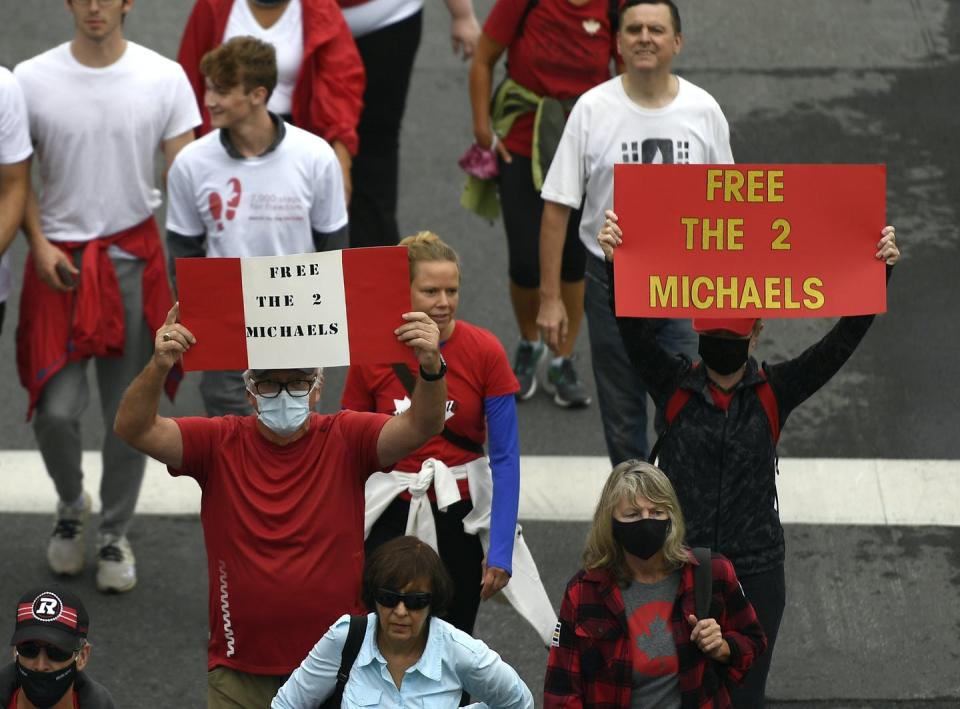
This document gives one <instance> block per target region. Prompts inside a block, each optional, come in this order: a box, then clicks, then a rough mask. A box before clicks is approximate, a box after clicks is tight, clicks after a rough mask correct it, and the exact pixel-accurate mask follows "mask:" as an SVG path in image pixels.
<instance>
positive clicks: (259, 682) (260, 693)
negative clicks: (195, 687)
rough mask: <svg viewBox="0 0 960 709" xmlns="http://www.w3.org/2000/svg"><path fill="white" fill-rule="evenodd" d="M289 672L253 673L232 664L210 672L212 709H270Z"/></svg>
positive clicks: (208, 675) (209, 701) (209, 698)
mask: <svg viewBox="0 0 960 709" xmlns="http://www.w3.org/2000/svg"><path fill="white" fill-rule="evenodd" d="M287 677H288V675H252V674H249V673H247V672H239V671H237V670H232V669H230V668H229V667H222V666H221V667H214V668H213V669H212V670H210V671H209V672H208V673H207V707H208V709H260V708H261V707H263V709H269V708H270V703H271V702H272V701H273V698H274V697H275V696H276V695H277V692H278V691H279V690H280V687H282V686H283V684H284V682H286V681H287Z"/></svg>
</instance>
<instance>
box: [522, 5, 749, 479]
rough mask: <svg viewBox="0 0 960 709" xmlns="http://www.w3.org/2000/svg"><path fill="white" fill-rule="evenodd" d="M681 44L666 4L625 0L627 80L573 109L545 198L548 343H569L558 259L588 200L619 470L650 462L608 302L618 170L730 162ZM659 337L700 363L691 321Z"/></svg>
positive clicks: (589, 303)
mask: <svg viewBox="0 0 960 709" xmlns="http://www.w3.org/2000/svg"><path fill="white" fill-rule="evenodd" d="M682 44H683V40H682V36H681V34H680V16H679V13H678V12H677V9H676V6H675V5H673V3H672V2H668V1H667V0H627V2H626V4H625V5H624V6H623V8H622V9H621V17H620V29H619V31H618V33H617V48H618V51H619V52H620V56H621V57H622V59H623V63H624V69H625V71H624V73H623V74H622V75H620V76H617V77H615V78H613V79H611V80H609V81H606V82H604V83H603V84H600V85H599V86H596V87H595V88H593V89H591V90H590V91H588V92H587V93H585V94H584V95H583V96H581V97H580V100H579V101H578V102H577V104H576V106H574V109H573V111H572V112H571V113H570V118H569V120H568V121H567V125H566V128H565V129H564V133H563V138H562V139H561V141H560V146H559V147H558V149H557V152H556V155H555V156H554V158H553V162H552V163H551V165H550V170H549V172H548V173H547V177H546V179H545V181H544V185H543V190H542V191H541V193H540V196H541V197H542V198H543V200H544V209H543V219H542V222H541V231H540V270H541V281H540V298H541V300H540V313H539V315H538V317H537V322H538V324H539V325H540V327H541V328H542V329H543V331H544V336H545V339H546V341H547V344H548V345H550V346H551V347H552V348H554V349H555V348H556V347H557V345H558V343H559V342H561V341H563V340H564V339H565V338H566V329H567V314H566V311H565V309H564V305H563V301H562V300H561V299H560V261H561V254H562V251H563V240H564V235H565V234H566V228H567V220H568V218H569V215H570V210H571V209H576V208H578V207H580V204H581V201H583V217H582V218H581V220H580V239H581V240H582V241H583V243H584V244H585V245H586V247H587V250H588V256H587V269H586V271H587V278H586V281H587V285H586V314H587V318H588V321H589V323H590V328H589V330H590V353H591V357H592V359H593V374H594V379H595V380H596V383H597V395H598V399H599V401H600V416H601V419H602V421H603V429H604V437H605V439H606V444H607V452H608V453H609V455H610V459H611V461H612V462H613V464H614V465H616V464H617V463H621V462H623V461H624V460H629V459H633V458H635V459H640V460H644V459H646V457H647V393H646V389H645V388H644V386H643V382H642V381H641V380H640V378H639V377H638V376H637V375H636V374H635V370H634V368H633V367H632V366H631V365H630V361H629V360H628V358H627V353H626V351H625V349H624V347H623V343H622V342H621V340H620V332H619V330H618V329H617V323H616V319H615V318H614V316H613V313H612V312H611V311H610V306H609V301H608V293H609V291H608V284H607V272H606V267H605V265H604V258H603V252H602V251H601V250H600V247H599V246H598V245H597V233H598V232H599V231H600V228H601V226H603V220H604V210H607V209H612V208H613V166H614V164H615V163H641V162H642V163H732V162H733V154H732V153H731V151H730V129H729V127H728V125H727V121H726V119H725V118H724V116H723V112H722V111H721V110H720V106H719V105H717V102H716V101H715V100H714V99H713V97H711V96H710V95H709V94H708V93H707V92H706V91H704V90H703V89H701V88H699V87H697V86H694V85H693V84H691V83H690V82H689V81H686V80H684V79H682V78H680V77H678V76H676V75H675V74H673V73H672V72H671V65H672V62H673V58H674V57H675V56H676V55H677V54H678V53H679V52H680V49H681V46H682ZM658 327H659V331H658V339H659V341H660V343H661V344H662V345H663V346H664V347H665V348H667V349H668V350H670V351H672V352H683V353H686V354H687V355H689V356H690V357H691V358H692V357H694V356H695V355H696V342H697V341H696V337H695V336H694V333H693V331H692V329H691V327H690V323H689V320H676V319H663V320H661V321H660V325H659V326H658Z"/></svg>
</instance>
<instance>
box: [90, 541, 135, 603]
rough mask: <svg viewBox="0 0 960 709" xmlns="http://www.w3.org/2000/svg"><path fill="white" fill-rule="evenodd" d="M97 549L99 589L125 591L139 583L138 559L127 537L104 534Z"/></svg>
mask: <svg viewBox="0 0 960 709" xmlns="http://www.w3.org/2000/svg"><path fill="white" fill-rule="evenodd" d="M98 541H99V543H98V545H97V546H98V550H97V590H98V591H100V592H101V593H124V592H125V591H129V590H130V589H132V588H133V587H134V586H136V585H137V560H136V559H135V558H134V556H133V549H131V548H130V542H128V541H127V538H126V537H117V536H114V535H102V536H101V537H100V539H99V540H98Z"/></svg>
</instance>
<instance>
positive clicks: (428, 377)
mask: <svg viewBox="0 0 960 709" xmlns="http://www.w3.org/2000/svg"><path fill="white" fill-rule="evenodd" d="M446 374H447V361H446V360H445V359H444V358H443V355H440V371H438V372H437V373H436V374H430V372H427V371H425V370H424V368H423V365H422V364H421V365H420V378H421V379H422V380H423V381H425V382H435V381H437V380H439V379H443V378H444V376H445V375H446Z"/></svg>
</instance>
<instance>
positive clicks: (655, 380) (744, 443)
mask: <svg viewBox="0 0 960 709" xmlns="http://www.w3.org/2000/svg"><path fill="white" fill-rule="evenodd" d="M607 266H608V276H609V279H610V307H611V308H613V268H612V265H611V264H607ZM891 270H892V269H891V267H890V266H888V267H887V279H888V280H889V278H890V273H891ZM873 320H874V316H873V315H862V316H855V317H843V318H840V319H839V320H838V321H837V323H836V325H834V327H833V328H832V329H831V330H830V331H829V332H828V333H827V334H826V335H824V337H823V339H821V340H820V341H819V342H817V343H816V344H814V345H813V346H811V347H809V348H808V349H807V350H805V351H804V352H803V353H802V354H800V355H799V356H797V357H794V358H793V359H791V360H788V361H786V362H782V363H779V364H767V363H766V362H764V363H763V364H762V365H758V363H757V361H756V360H755V359H753V358H752V357H751V358H750V359H749V360H748V362H747V370H746V373H745V375H744V377H743V379H742V380H741V381H740V382H739V383H738V384H737V385H736V387H734V390H733V398H732V400H731V401H730V405H729V407H728V409H727V410H726V411H724V410H723V409H721V408H719V407H718V406H716V405H715V404H714V403H713V398H712V396H711V394H710V390H709V387H708V381H707V372H706V367H694V366H693V363H692V362H691V361H690V360H689V359H688V358H687V357H685V356H682V355H672V354H670V353H668V352H666V351H665V350H663V349H662V348H661V347H660V345H659V344H658V343H657V341H656V338H655V335H654V332H653V330H652V329H651V328H650V321H649V320H647V319H644V318H617V325H618V327H619V329H620V335H621V337H622V339H623V343H624V346H625V347H626V351H627V354H628V355H629V357H630V361H631V363H632V364H633V366H634V367H635V368H636V370H637V372H638V374H639V375H640V377H641V378H642V379H643V381H644V384H646V387H647V391H648V392H649V393H650V396H651V397H652V398H653V401H654V403H655V404H656V406H657V419H658V424H659V426H658V430H662V428H663V424H664V418H663V412H664V410H665V409H666V405H667V402H668V400H669V399H670V397H671V396H672V395H673V393H674V392H675V391H676V390H677V389H678V388H681V387H682V388H684V389H688V390H690V392H691V394H692V395H691V397H690V399H689V400H688V401H687V403H686V405H685V406H684V407H683V408H682V409H681V410H680V412H679V414H678V415H677V417H676V418H675V419H674V421H673V423H672V424H671V426H670V430H669V431H668V432H667V434H666V436H665V438H664V441H663V445H662V447H661V449H660V456H659V466H660V468H661V469H662V470H663V471H664V472H665V473H666V474H667V476H668V477H669V478H670V481H671V482H672V483H673V486H674V489H675V490H676V492H677V497H678V498H679V499H680V507H681V509H682V510H683V516H684V520H685V522H686V524H687V544H689V545H690V546H705V547H709V548H711V549H713V550H714V551H718V552H720V553H721V554H723V555H724V556H726V557H727V558H729V559H730V561H732V562H733V564H734V567H735V568H736V571H737V576H740V577H743V576H750V575H752V574H757V573H761V572H764V571H769V570H771V569H773V568H776V567H777V566H779V565H782V564H783V562H784V551H785V550H784V542H783V527H782V526H781V524H780V514H779V511H778V509H777V486H776V445H775V443H774V441H773V437H772V434H771V430H770V422H769V420H768V418H767V414H766V412H765V411H764V409H763V406H762V404H761V402H760V399H759V397H758V396H757V393H756V387H755V385H756V384H758V383H760V382H761V381H762V375H761V374H760V373H759V369H760V367H762V368H763V370H764V373H765V374H766V377H767V379H768V380H769V382H770V387H771V389H772V390H773V393H774V395H775V398H776V401H777V409H778V413H779V417H780V430H783V426H784V424H785V423H786V421H787V417H789V416H790V413H791V412H792V411H793V410H794V409H795V408H796V407H797V406H799V405H800V404H801V403H802V402H803V401H805V400H806V399H808V398H809V397H810V396H812V395H813V394H814V393H815V392H816V391H817V390H818V389H820V388H821V387H823V386H824V385H825V384H826V383H827V382H828V381H830V378H831V377H833V375H834V374H836V373H837V371H839V369H840V368H841V367H842V366H843V364H844V363H845V362H846V361H847V360H848V359H849V358H850V356H851V355H852V354H853V352H854V350H855V349H856V348H857V345H859V344H860V341H861V340H862V339H863V337H864V336H865V335H866V334H867V330H868V329H869V328H870V325H871V324H872V323H873Z"/></svg>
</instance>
